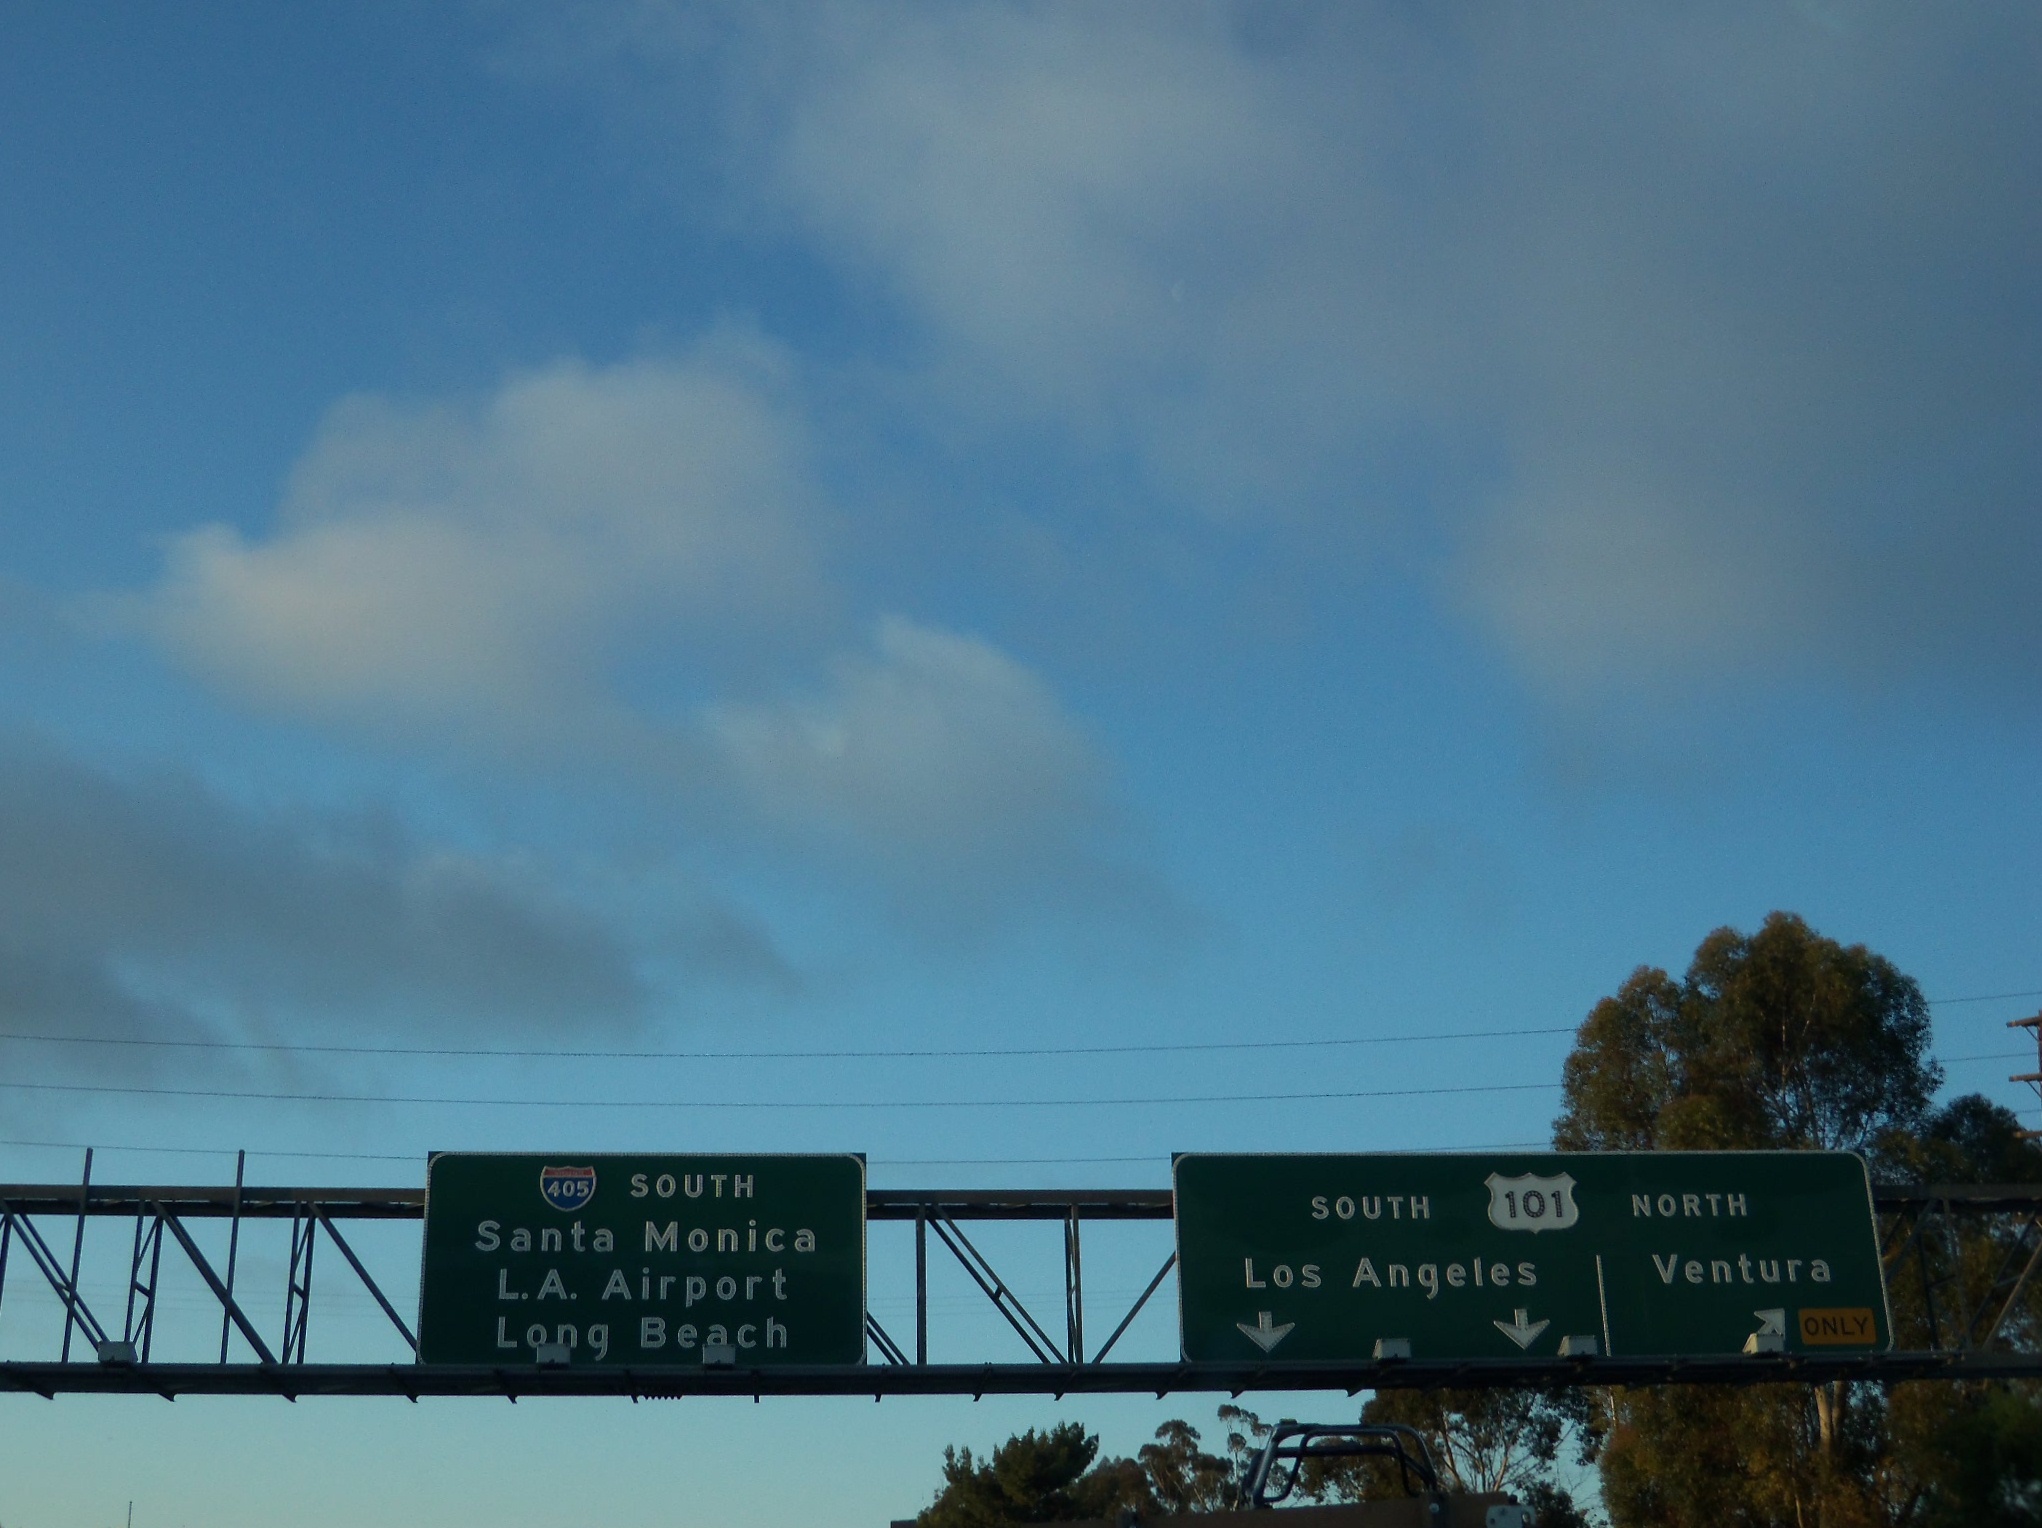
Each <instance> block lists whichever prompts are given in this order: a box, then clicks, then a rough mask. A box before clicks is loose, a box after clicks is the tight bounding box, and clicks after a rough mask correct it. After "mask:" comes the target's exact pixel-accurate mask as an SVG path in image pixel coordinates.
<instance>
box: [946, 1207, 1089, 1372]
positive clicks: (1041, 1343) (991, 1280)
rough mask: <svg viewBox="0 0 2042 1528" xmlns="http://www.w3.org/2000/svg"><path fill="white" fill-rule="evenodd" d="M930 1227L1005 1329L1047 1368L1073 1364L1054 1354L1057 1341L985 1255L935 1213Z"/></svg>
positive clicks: (948, 1220) (947, 1217)
mask: <svg viewBox="0 0 2042 1528" xmlns="http://www.w3.org/2000/svg"><path fill="white" fill-rule="evenodd" d="M929 1226H930V1228H931V1229H932V1230H934V1231H935V1233H936V1235H937V1237H938V1238H939V1239H940V1240H941V1241H942V1243H943V1245H944V1246H946V1247H948V1248H949V1249H950V1253H951V1256H953V1257H955V1258H956V1259H957V1261H958V1262H959V1263H960V1264H962V1265H963V1268H964V1271H965V1272H966V1273H968V1274H970V1275H971V1278H972V1282H973V1283H975V1284H977V1285H978V1287H979V1288H980V1289H981V1290H983V1291H984V1292H985V1297H986V1298H987V1299H988V1300H991V1301H992V1302H993V1309H995V1310H997V1311H998V1312H999V1313H1000V1314H1001V1315H1002V1316H1004V1317H1006V1318H1007V1325H1009V1326H1011V1327H1012V1328H1014V1331H1015V1333H1016V1335H1018V1336H1019V1337H1020V1339H1021V1340H1022V1342H1024V1343H1026V1344H1027V1345H1028V1351H1029V1352H1031V1353H1033V1354H1034V1355H1035V1357H1036V1358H1037V1359H1038V1360H1039V1361H1041V1362H1042V1363H1046V1364H1055V1363H1068V1362H1073V1361H1074V1360H1072V1359H1067V1358H1065V1357H1064V1356H1063V1355H1061V1354H1059V1353H1058V1352H1057V1346H1056V1341H1055V1339H1054V1338H1052V1337H1051V1336H1050V1335H1049V1333H1048V1332H1045V1331H1044V1330H1043V1329H1042V1323H1041V1322H1039V1321H1037V1320H1036V1319H1035V1318H1034V1317H1033V1316H1031V1315H1030V1314H1029V1313H1028V1307H1027V1306H1025V1305H1023V1304H1022V1303H1021V1297H1020V1296H1019V1295H1017V1294H1015V1293H1014V1291H1013V1290H1011V1289H1009V1288H1008V1287H1007V1282H1006V1280H1004V1279H1002V1278H1001V1277H1000V1275H999V1272H998V1270H996V1269H995V1268H994V1267H993V1265H992V1264H991V1262H989V1261H988V1260H987V1259H986V1255H985V1254H984V1253H983V1252H980V1251H979V1250H978V1248H977V1247H975V1246H973V1245H972V1243H971V1238H970V1237H968V1236H966V1235H965V1234H964V1230H963V1228H962V1227H960V1226H959V1225H958V1224H957V1222H956V1221H954V1220H952V1219H951V1218H950V1217H949V1216H948V1215H946V1214H944V1213H943V1211H942V1210H941V1209H938V1210H936V1211H935V1212H934V1213H933V1214H931V1215H930V1217H929Z"/></svg>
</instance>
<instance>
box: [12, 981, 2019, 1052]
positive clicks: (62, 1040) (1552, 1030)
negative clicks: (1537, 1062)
mask: <svg viewBox="0 0 2042 1528" xmlns="http://www.w3.org/2000/svg"><path fill="white" fill-rule="evenodd" d="M2017 997H2042V989H2037V990H2035V991H2032V992H1988V993H1981V994H1977V995H1975V996H1971V997H1945V998H1931V999H1930V1000H1929V1002H1930V1004H1931V1006H1934V1007H1948V1006H1951V1005H1954V1004H1959V1003H1991V1002H2000V1001H2003V1000H2006V999H2010V998H2017ZM1579 1029H1580V1026H1579V1025H1577V1024H1558V1025H1545V1026H1537V1027H1530V1028H1519V1029H1462V1030H1447V1031H1443V1032H1440V1033H1436V1034H1401V1035H1340V1036H1334V1037H1328V1038H1322V1039H1305V1040H1189V1041H1178V1042H1170V1043H1160V1044H1158V1043H1148V1044H1137V1045H1035V1046H1011V1047H969V1046H960V1047H947V1048H946V1047H930V1048H923V1049H901V1050H801V1051H789V1050H761V1051H740V1050H694V1051H690V1050H559V1049H548V1048H541V1047H481V1046H454V1045H303V1044H295V1043H292V1042H288V1041H280V1040H192V1039H177V1040H173V1039H160V1038H154V1037H149V1036H137V1035H52V1034H41V1033H35V1032H29V1031H21V1030H0V1042H6V1041H11V1042H14V1043H17V1044H24V1045H102V1046H115V1047H124V1048H131V1049H142V1050H199V1051H255V1052H264V1053H270V1054H280V1055H296V1056H418V1057H446V1058H454V1059H462V1060H490V1059H495V1060H546V1061H924V1060H967V1059H972V1058H984V1059H987V1060H1016V1059H1020V1058H1024V1057H1031V1056H1135V1055H1166V1054H1172V1053H1185V1052H1203V1051H1280V1050H1318V1049H1331V1048H1337V1047H1344V1046H1357V1045H1426V1044H1434V1043H1444V1042H1448V1041H1460V1040H1516V1039H1535V1038H1543V1037H1550V1036H1552V1035H1571V1034H1575V1033H1577V1032H1578V1031H1579Z"/></svg>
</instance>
